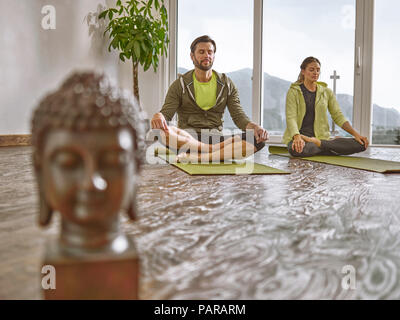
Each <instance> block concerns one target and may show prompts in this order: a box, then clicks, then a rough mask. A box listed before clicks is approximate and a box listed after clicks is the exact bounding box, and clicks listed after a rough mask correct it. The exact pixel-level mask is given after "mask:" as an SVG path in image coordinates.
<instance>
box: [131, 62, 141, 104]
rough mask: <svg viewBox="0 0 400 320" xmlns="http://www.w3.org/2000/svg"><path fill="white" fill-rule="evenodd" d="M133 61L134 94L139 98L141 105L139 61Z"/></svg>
mask: <svg viewBox="0 0 400 320" xmlns="http://www.w3.org/2000/svg"><path fill="white" fill-rule="evenodd" d="M132 63H133V95H134V96H135V98H136V99H137V101H138V103H139V105H140V98H139V80H138V66H139V63H138V62H132Z"/></svg>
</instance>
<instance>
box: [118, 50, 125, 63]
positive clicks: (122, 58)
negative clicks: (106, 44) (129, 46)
mask: <svg viewBox="0 0 400 320" xmlns="http://www.w3.org/2000/svg"><path fill="white" fill-rule="evenodd" d="M119 58H120V59H121V60H122V61H123V62H125V58H124V53H123V52H122V53H120V54H119Z"/></svg>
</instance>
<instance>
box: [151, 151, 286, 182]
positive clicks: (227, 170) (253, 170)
mask: <svg viewBox="0 0 400 320" xmlns="http://www.w3.org/2000/svg"><path fill="white" fill-rule="evenodd" d="M156 155H157V156H158V157H159V158H161V159H163V160H164V161H166V162H168V163H169V164H172V165H173V166H175V167H177V168H178V169H181V170H182V171H185V172H186V173H188V174H190V175H192V176H203V175H238V174H290V172H287V171H283V170H279V169H275V168H272V167H268V166H266V165H263V164H259V163H254V162H248V161H247V162H245V163H198V164H197V163H177V162H176V160H175V157H176V155H175V154H173V153H172V152H171V151H169V152H167V154H166V152H163V151H162V152H157V151H156Z"/></svg>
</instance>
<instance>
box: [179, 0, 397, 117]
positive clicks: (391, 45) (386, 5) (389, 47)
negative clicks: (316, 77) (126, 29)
mask: <svg viewBox="0 0 400 320" xmlns="http://www.w3.org/2000/svg"><path fill="white" fill-rule="evenodd" d="M227 4H229V5H227ZM399 11H400V1H398V0H376V1H375V34H374V41H375V42H374V68H373V76H374V78H373V92H372V94H373V103H377V104H378V105H380V106H383V107H395V108H397V110H398V111H400V98H399V97H398V95H397V83H396V82H395V81H394V79H395V77H394V75H395V74H396V75H399V74H400V62H399V60H398V58H397V57H398V56H399V55H400V43H399V42H398V41H395V40H394V38H393V33H397V34H400V21H399V19H397V17H396V15H397V14H398V12H399ZM203 34H208V35H210V36H211V37H212V38H213V39H214V40H215V41H216V43H217V52H216V60H215V63H214V69H215V70H217V71H220V72H231V71H235V70H239V69H242V68H252V65H253V0H229V2H227V1H226V0H203V1H197V0H196V1H195V0H180V1H178V67H184V68H187V69H190V68H192V67H193V64H192V61H191V60H190V49H189V48H190V43H191V42H192V40H193V39H194V38H196V37H197V36H200V35H203ZM354 37H355V0H335V1H332V0H302V1H298V0H268V1H264V25H263V41H264V47H263V71H264V72H266V73H268V74H270V75H273V76H276V77H279V78H282V79H285V80H288V81H292V82H294V81H295V80H296V79H297V76H298V73H299V71H300V64H301V62H302V61H303V59H304V58H306V57H308V56H315V57H317V58H318V59H319V60H320V61H321V72H322V73H321V77H320V80H321V81H324V82H326V83H327V84H328V85H329V87H330V88H333V82H332V80H331V79H330V75H332V74H333V71H334V70H336V72H337V74H339V75H340V79H339V80H337V84H336V87H337V93H347V94H351V95H353V86H354V80H353V79H354Z"/></svg>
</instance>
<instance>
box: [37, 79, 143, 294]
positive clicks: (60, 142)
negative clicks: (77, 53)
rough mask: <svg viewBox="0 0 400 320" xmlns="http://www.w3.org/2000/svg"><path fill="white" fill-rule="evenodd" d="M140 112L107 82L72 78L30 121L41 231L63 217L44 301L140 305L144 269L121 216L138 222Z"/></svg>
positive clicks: (51, 250) (50, 254) (49, 258)
mask: <svg viewBox="0 0 400 320" xmlns="http://www.w3.org/2000/svg"><path fill="white" fill-rule="evenodd" d="M144 130H145V121H144V115H143V112H142V110H141V109H140V107H139V105H138V104H137V103H136V102H135V100H134V99H133V96H132V95H131V94H129V93H127V92H126V91H122V90H119V89H118V88H116V87H115V85H114V84H113V83H112V82H111V81H110V80H109V78H107V77H106V76H105V75H100V74H95V73H92V72H82V73H74V74H72V75H71V76H70V77H68V79H67V80H66V81H65V82H64V83H63V84H62V85H61V87H60V88H59V89H58V90H57V91H55V92H53V93H50V94H49V95H47V96H46V97H45V98H44V99H43V100H42V101H41V102H40V103H39V105H38V107H37V108H36V109H35V111H34V114H33V118H32V145H33V164H34V170H35V175H36V179H37V182H38V190H39V203H40V210H39V211H40V213H39V224H40V225H42V226H47V225H49V223H50V221H51V217H52V215H53V213H54V212H58V213H59V214H60V218H61V230H60V237H59V239H58V240H57V241H52V242H50V243H49V244H48V246H47V249H46V257H45V259H44V260H45V261H44V264H46V265H52V266H54V268H55V270H56V283H57V285H56V289H55V290H45V292H44V293H45V298H46V299H114V298H115V299H136V298H137V292H138V273H139V263H138V258H137V254H136V249H135V245H134V242H133V241H132V239H131V238H130V237H128V236H127V235H125V234H124V233H123V232H122V231H121V228H120V213H121V212H125V213H126V214H127V216H128V217H129V219H130V220H135V216H136V189H137V181H138V177H139V173H140V166H141V163H142V159H143V157H144V135H145V132H144Z"/></svg>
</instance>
